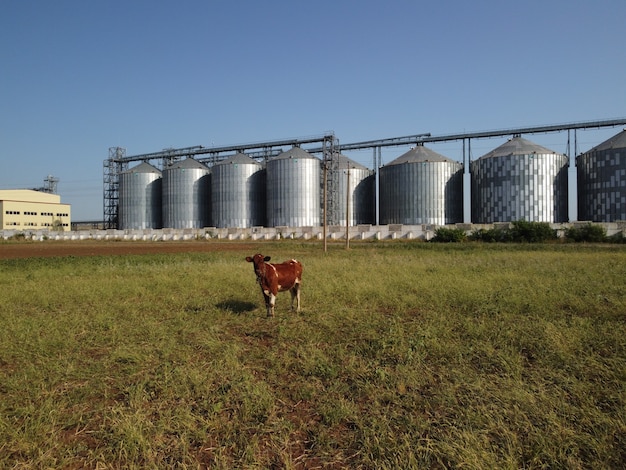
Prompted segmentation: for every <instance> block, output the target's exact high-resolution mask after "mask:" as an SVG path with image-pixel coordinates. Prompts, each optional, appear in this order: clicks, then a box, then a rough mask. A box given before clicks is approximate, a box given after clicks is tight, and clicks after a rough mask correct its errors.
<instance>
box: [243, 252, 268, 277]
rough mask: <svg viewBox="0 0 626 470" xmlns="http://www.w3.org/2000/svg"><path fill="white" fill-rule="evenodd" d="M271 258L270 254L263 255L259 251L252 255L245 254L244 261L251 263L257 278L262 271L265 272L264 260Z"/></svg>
mask: <svg viewBox="0 0 626 470" xmlns="http://www.w3.org/2000/svg"><path fill="white" fill-rule="evenodd" d="M270 259H271V257H270V256H263V255H262V254H261V253H257V254H256V255H254V256H246V261H247V262H248V263H252V267H253V268H254V273H255V274H256V277H257V279H258V278H259V276H261V275H262V274H263V273H265V262H266V261H269V260H270Z"/></svg>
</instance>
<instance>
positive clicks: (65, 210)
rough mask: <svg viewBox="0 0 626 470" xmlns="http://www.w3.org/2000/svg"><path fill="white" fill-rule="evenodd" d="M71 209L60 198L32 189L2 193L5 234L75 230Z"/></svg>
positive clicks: (0, 211)
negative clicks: (14, 231) (72, 224)
mask: <svg viewBox="0 0 626 470" xmlns="http://www.w3.org/2000/svg"><path fill="white" fill-rule="evenodd" d="M70 214H71V206H70V205H69V204H61V196H59V195H58V194H51V193H44V192H41V191H33V190H30V189H6V190H0V229H1V230H20V231H26V230H46V229H47V230H59V231H69V230H70V228H71V218H70Z"/></svg>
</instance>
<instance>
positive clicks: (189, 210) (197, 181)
mask: <svg viewBox="0 0 626 470" xmlns="http://www.w3.org/2000/svg"><path fill="white" fill-rule="evenodd" d="M210 198H211V188H210V170H209V169H208V168H207V167H206V166H204V165H203V164H202V163H200V162H197V161H196V160H194V159H193V158H187V159H186V160H183V161H180V162H176V163H174V164H172V165H171V166H169V167H168V168H166V169H164V170H163V226H164V227H166V228H202V227H207V226H209V225H210V220H211V217H210V209H211V199H210Z"/></svg>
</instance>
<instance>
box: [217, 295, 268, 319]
mask: <svg viewBox="0 0 626 470" xmlns="http://www.w3.org/2000/svg"><path fill="white" fill-rule="evenodd" d="M216 306H217V308H219V309H220V310H226V311H228V312H232V313H235V314H237V315H241V314H242V313H245V312H251V311H252V310H256V308H257V307H258V305H257V304H254V303H252V302H244V301H241V300H235V299H229V300H224V301H222V302H219V303H218V304H217V305H216Z"/></svg>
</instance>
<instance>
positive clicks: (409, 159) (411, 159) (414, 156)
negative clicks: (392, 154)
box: [386, 145, 457, 166]
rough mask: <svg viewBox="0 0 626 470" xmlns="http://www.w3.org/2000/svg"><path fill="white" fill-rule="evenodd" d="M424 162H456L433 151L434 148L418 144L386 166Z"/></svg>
mask: <svg viewBox="0 0 626 470" xmlns="http://www.w3.org/2000/svg"><path fill="white" fill-rule="evenodd" d="M425 162H448V163H457V162H455V161H454V160H451V159H449V158H447V157H444V156H443V155H441V154H439V153H437V152H435V151H434V150H431V149H429V148H428V147H424V146H423V145H418V146H416V147H414V148H412V149H411V150H409V151H408V152H406V153H404V154H402V155H400V156H399V157H398V158H396V159H395V160H393V161H391V162H389V163H387V165H386V166H389V165H400V164H402V163H425Z"/></svg>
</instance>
